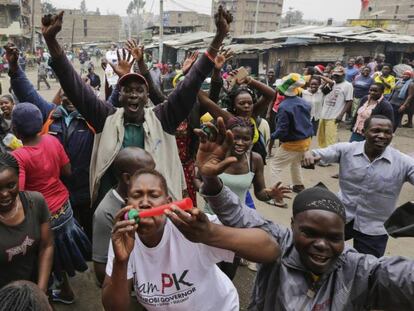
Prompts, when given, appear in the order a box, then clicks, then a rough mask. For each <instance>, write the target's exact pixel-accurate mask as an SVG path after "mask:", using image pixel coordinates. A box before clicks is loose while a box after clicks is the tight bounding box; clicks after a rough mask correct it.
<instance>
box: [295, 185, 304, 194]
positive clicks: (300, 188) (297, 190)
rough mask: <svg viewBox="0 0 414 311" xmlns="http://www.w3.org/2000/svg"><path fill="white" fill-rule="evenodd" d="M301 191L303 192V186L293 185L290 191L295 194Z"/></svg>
mask: <svg viewBox="0 0 414 311" xmlns="http://www.w3.org/2000/svg"><path fill="white" fill-rule="evenodd" d="M303 190H305V186H304V185H294V186H293V187H292V191H293V192H295V193H300V192H302V191H303Z"/></svg>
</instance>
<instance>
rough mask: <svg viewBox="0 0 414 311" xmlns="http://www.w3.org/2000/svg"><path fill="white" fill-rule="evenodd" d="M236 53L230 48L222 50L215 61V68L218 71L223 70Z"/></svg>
mask: <svg viewBox="0 0 414 311" xmlns="http://www.w3.org/2000/svg"><path fill="white" fill-rule="evenodd" d="M233 55H234V52H233V51H232V50H231V49H230V48H228V49H224V48H221V49H220V52H219V53H218V54H217V56H216V58H215V59H214V68H215V69H216V70H221V69H222V68H223V66H224V64H225V63H226V62H227V61H228V60H229V59H231V58H232V57H233Z"/></svg>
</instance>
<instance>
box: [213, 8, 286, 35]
mask: <svg viewBox="0 0 414 311" xmlns="http://www.w3.org/2000/svg"><path fill="white" fill-rule="evenodd" d="M220 4H223V5H224V6H225V7H226V9H227V10H229V11H230V12H231V13H232V14H233V18H234V22H233V24H232V34H233V35H235V36H238V35H245V34H253V33H255V32H256V33H259V32H266V31H276V30H278V29H279V25H280V21H281V18H282V9H283V0H220V1H217V0H213V4H212V10H213V12H216V11H217V7H218V6H219V5H220ZM256 11H257V12H258V15H257V17H256Z"/></svg>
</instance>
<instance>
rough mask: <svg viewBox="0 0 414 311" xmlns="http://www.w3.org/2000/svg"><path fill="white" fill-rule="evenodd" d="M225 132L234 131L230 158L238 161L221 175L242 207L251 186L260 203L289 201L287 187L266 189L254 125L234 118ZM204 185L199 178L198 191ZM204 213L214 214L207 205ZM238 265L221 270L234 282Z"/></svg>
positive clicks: (199, 177) (225, 265)
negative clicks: (255, 150) (254, 148)
mask: <svg viewBox="0 0 414 311" xmlns="http://www.w3.org/2000/svg"><path fill="white" fill-rule="evenodd" d="M226 128H227V129H228V130H231V132H232V133H233V139H234V143H233V146H232V148H231V149H230V151H229V153H228V155H227V156H229V157H230V156H233V157H236V158H237V162H235V163H232V164H231V165H230V166H229V167H228V168H227V169H226V170H225V171H224V173H222V174H220V175H219V177H220V179H221V181H222V182H223V185H225V186H227V187H228V188H229V189H230V190H231V191H232V192H234V193H235V194H236V195H237V196H238V197H239V199H240V202H243V203H245V202H246V195H247V193H248V191H249V188H250V187H251V186H252V184H253V187H254V194H255V196H256V198H257V199H258V200H260V201H264V202H267V201H269V200H275V201H276V202H283V199H284V198H288V197H287V194H288V193H290V192H291V191H290V190H289V189H288V188H287V187H284V186H281V183H278V184H276V185H274V186H273V187H269V188H267V187H266V184H265V180H264V163H263V160H262V157H261V156H260V155H259V154H258V153H256V152H254V151H252V150H251V148H252V142H253V136H254V131H255V127H254V125H253V123H252V122H251V121H250V120H249V119H246V118H243V117H231V118H230V119H228V120H227V122H226ZM201 182H202V180H201V176H197V183H196V187H197V188H200V187H201ZM280 204H282V203H280ZM245 205H247V204H245ZM204 210H205V211H206V212H207V213H210V214H214V213H213V211H212V210H211V209H210V207H209V205H208V204H206V205H205V207H204ZM239 261H240V258H238V257H236V258H235V261H234V263H220V264H219V266H220V268H221V269H222V270H223V272H224V273H225V274H226V275H227V276H228V277H229V278H230V279H233V278H234V276H235V274H236V270H237V266H238V263H239ZM249 268H250V269H252V270H255V265H252V264H249Z"/></svg>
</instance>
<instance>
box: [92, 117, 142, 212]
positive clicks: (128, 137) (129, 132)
mask: <svg viewBox="0 0 414 311" xmlns="http://www.w3.org/2000/svg"><path fill="white" fill-rule="evenodd" d="M124 126H125V135H124V141H123V142H122V148H126V147H139V148H142V149H144V128H143V126H142V124H133V123H125V125H124ZM117 183H118V181H117V179H116V176H115V174H114V172H113V167H112V164H111V166H110V167H109V168H108V169H107V170H106V172H105V173H104V174H103V176H102V178H101V185H100V186H99V191H98V197H97V199H96V202H95V204H99V202H101V201H102V199H103V198H104V196H105V195H106V193H107V192H108V191H109V190H111V189H112V188H114V187H115V186H116V184H117Z"/></svg>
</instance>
